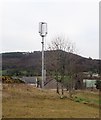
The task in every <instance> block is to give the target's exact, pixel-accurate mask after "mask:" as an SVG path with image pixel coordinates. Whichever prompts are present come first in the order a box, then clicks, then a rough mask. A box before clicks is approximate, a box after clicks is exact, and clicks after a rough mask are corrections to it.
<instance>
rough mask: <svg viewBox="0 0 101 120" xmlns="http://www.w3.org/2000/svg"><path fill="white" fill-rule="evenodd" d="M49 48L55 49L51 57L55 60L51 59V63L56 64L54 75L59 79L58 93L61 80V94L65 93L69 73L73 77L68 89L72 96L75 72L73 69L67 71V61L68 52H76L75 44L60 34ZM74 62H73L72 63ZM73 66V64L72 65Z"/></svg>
mask: <svg viewBox="0 0 101 120" xmlns="http://www.w3.org/2000/svg"><path fill="white" fill-rule="evenodd" d="M49 50H51V51H53V52H52V54H51V57H52V58H53V61H51V62H52V63H51V65H53V66H54V70H53V71H54V75H53V76H55V79H56V80H57V93H58V94H60V93H59V86H58V85H59V84H58V83H59V82H61V95H62V96H63V95H64V89H63V88H64V80H65V76H66V75H67V74H68V75H70V78H71V83H68V86H69V87H68V89H69V91H70V96H71V90H72V86H73V80H72V79H73V74H72V69H71V70H70V71H66V64H67V63H66V62H68V59H69V58H68V57H69V56H68V55H67V52H68V53H73V52H74V46H73V44H72V43H70V42H69V41H68V40H65V38H63V37H61V36H59V37H56V38H55V39H53V40H52V41H51V44H49ZM71 64H72V63H71ZM72 67H73V66H72Z"/></svg>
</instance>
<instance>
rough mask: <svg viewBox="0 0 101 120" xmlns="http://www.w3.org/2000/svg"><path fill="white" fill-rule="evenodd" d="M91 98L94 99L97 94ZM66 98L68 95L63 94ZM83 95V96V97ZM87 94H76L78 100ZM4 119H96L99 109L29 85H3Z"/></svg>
mask: <svg viewBox="0 0 101 120" xmlns="http://www.w3.org/2000/svg"><path fill="white" fill-rule="evenodd" d="M92 94H93V93H91V94H88V96H90V98H91V96H92V98H94V99H96V98H95V96H96V97H98V94H96V95H95V96H94V95H92ZM65 95H67V96H68V93H65ZM83 95H84V96H83ZM85 96H86V97H87V94H86V93H85V94H84V93H83V94H82V92H78V93H77V97H78V98H80V97H81V98H82V97H84V98H85ZM2 107H3V109H2V110H3V117H4V118H12V117H13V118H98V117H99V108H98V107H95V106H88V105H87V104H83V103H82V102H75V101H72V100H70V99H68V97H65V98H64V99H60V96H58V95H57V94H56V91H53V90H42V89H37V88H35V87H32V86H29V85H20V84H19V85H17V84H15V85H3V103H2Z"/></svg>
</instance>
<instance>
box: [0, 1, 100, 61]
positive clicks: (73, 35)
mask: <svg viewBox="0 0 101 120" xmlns="http://www.w3.org/2000/svg"><path fill="white" fill-rule="evenodd" d="M0 10H1V14H0V17H1V18H0V19H1V21H0V22H1V26H2V27H1V29H0V31H1V35H0V38H1V41H0V42H1V43H2V44H1V49H0V50H1V51H0V52H15V51H16V52H18V51H20V52H28V51H29V52H32V51H38V50H40V51H41V37H40V35H39V33H38V28H39V22H41V21H45V22H47V24H48V34H47V37H46V40H45V42H46V43H45V44H46V45H47V44H48V43H49V42H50V41H51V40H52V39H53V38H55V37H56V36H58V35H62V36H64V37H65V38H66V39H69V41H71V42H72V43H74V44H75V46H76V49H77V54H79V55H81V56H84V57H92V58H97V59H98V58H99V0H1V6H0Z"/></svg>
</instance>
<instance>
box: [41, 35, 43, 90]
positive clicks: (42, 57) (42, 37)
mask: <svg viewBox="0 0 101 120" xmlns="http://www.w3.org/2000/svg"><path fill="white" fill-rule="evenodd" d="M41 87H42V88H44V37H43V36H42V86H41Z"/></svg>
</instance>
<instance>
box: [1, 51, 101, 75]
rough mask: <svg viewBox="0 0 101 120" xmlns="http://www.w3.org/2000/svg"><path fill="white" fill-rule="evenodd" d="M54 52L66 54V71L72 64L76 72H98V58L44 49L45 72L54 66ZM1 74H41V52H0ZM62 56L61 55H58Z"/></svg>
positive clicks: (48, 72) (48, 71)
mask: <svg viewBox="0 0 101 120" xmlns="http://www.w3.org/2000/svg"><path fill="white" fill-rule="evenodd" d="M54 52H55V53H56V52H58V53H61V52H62V53H63V54H65V55H66V60H65V61H66V64H65V68H66V70H67V71H69V69H70V68H71V64H70V63H73V64H72V66H73V67H74V68H75V70H76V71H77V72H88V71H91V72H94V73H98V72H99V69H100V60H96V59H92V58H84V57H82V56H79V55H77V54H73V53H68V52H64V51H45V69H46V70H47V74H50V71H52V70H53V69H55V67H56V66H55V67H52V66H54V62H55V60H54ZM0 56H2V61H0V63H1V62H2V74H3V75H26V76H33V75H41V52H40V51H34V52H31V53H30V52H9V53H2V54H0ZM60 57H61V58H62V56H60ZM63 61H64V60H63Z"/></svg>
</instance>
